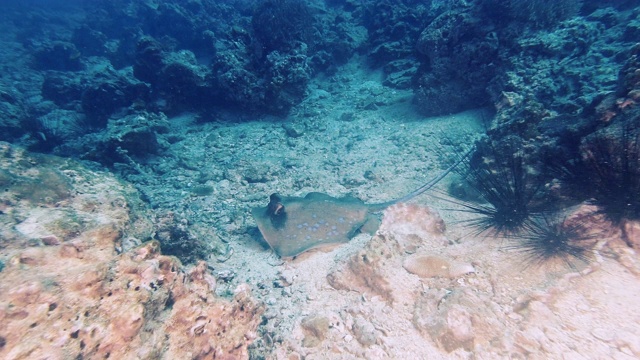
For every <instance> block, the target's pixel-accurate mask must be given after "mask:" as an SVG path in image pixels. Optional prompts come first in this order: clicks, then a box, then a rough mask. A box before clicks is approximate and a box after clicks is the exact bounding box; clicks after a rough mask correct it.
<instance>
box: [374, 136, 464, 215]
mask: <svg viewBox="0 0 640 360" xmlns="http://www.w3.org/2000/svg"><path fill="white" fill-rule="evenodd" d="M474 149H475V147H471V149H469V150H467V152H465V153H464V154H463V155H462V156H460V157H459V158H458V159H457V160H456V162H454V163H453V164H452V165H451V166H449V167H448V168H447V169H446V170H444V171H443V172H442V173H440V175H438V176H436V177H435V178H433V179H431V180H430V181H429V182H428V183H426V184H424V185H422V186H421V187H419V188H417V189H415V190H414V191H412V192H410V193H408V194H407V195H405V196H403V197H401V198H398V199H395V200H391V201H387V202H384V203H380V204H373V205H371V206H370V209H371V210H372V211H380V210H384V209H385V208H387V207H389V206H391V205H395V204H397V203H402V202H407V201H409V200H411V199H413V198H414V197H416V196H418V195H420V194H422V193H423V192H425V191H427V190H429V189H431V188H432V187H434V186H435V185H436V184H437V183H439V182H440V180H442V179H444V178H445V176H447V175H449V173H450V172H452V171H453V170H455V168H456V167H458V165H460V163H462V162H463V161H465V159H466V158H467V157H469V155H471V153H472V152H473V150H474Z"/></svg>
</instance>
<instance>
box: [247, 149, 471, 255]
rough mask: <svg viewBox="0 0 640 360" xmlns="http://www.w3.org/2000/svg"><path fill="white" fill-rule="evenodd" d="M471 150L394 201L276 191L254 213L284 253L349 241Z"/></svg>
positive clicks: (269, 238) (267, 236)
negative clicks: (385, 210)
mask: <svg viewBox="0 0 640 360" xmlns="http://www.w3.org/2000/svg"><path fill="white" fill-rule="evenodd" d="M470 153H471V150H469V151H468V152H467V153H466V154H464V155H463V156H461V157H460V158H459V159H458V160H457V161H456V162H455V163H454V164H453V165H451V166H450V167H449V168H447V169H446V170H444V171H443V172H442V173H441V174H440V175H438V176H437V177H436V178H434V179H432V180H430V181H429V182H427V183H426V184H424V185H422V186H421V187H420V188H418V189H416V190H414V191H412V192H411V193H409V194H407V195H405V196H403V197H401V198H398V199H395V200H392V201H387V202H383V203H377V204H366V203H364V202H363V201H362V200H360V199H358V198H354V197H351V196H347V197H341V198H335V197H332V196H329V195H327V194H324V193H319V192H312V193H309V194H307V195H306V196H305V197H295V196H282V195H279V194H272V195H271V196H270V198H269V204H268V205H267V206H266V207H256V208H253V209H252V210H251V213H252V214H253V217H254V218H255V220H256V223H257V224H258V228H259V229H260V233H262V236H263V237H264V239H265V240H266V242H267V243H268V244H269V246H270V247H271V249H273V251H274V252H275V253H276V254H277V255H278V256H280V257H293V256H296V255H299V254H301V253H303V252H305V251H308V250H311V249H314V248H318V247H321V246H326V245H331V244H342V243H346V242H348V241H349V240H351V239H352V238H353V237H354V236H356V235H358V234H359V233H360V232H361V230H362V229H364V228H365V227H368V226H369V225H371V224H375V228H376V229H377V219H375V216H373V215H374V214H375V213H376V212H380V211H382V210H384V209H386V208H387V207H389V206H391V205H394V204H397V203H401V202H406V201H408V200H411V199H412V198H414V197H416V196H418V195H420V194H422V193H424V192H425V191H427V190H429V189H431V188H432V187H433V186H434V185H436V184H437V183H438V182H439V181H440V180H442V179H443V178H444V177H445V176H447V174H449V173H450V172H451V171H453V169H454V168H455V167H456V166H458V165H459V164H460V163H461V162H462V161H463V160H464V159H465V158H466V157H467V156H468V155H469V154H470ZM372 226H374V225H372ZM369 227H371V226H369ZM372 230H373V231H371V232H374V231H375V229H372Z"/></svg>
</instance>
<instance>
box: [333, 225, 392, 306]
mask: <svg viewBox="0 0 640 360" xmlns="http://www.w3.org/2000/svg"><path fill="white" fill-rule="evenodd" d="M388 246H389V245H387V242H385V239H384V238H382V237H380V236H374V237H373V239H371V241H370V242H369V244H368V245H367V247H366V248H365V249H363V250H361V251H359V252H358V253H357V254H354V255H353V256H352V257H351V258H350V259H349V261H347V263H346V264H342V265H341V266H340V267H338V268H337V269H335V270H333V271H331V272H330V273H329V274H327V281H328V282H329V285H331V287H333V288H334V289H336V290H350V291H354V290H355V291H358V292H363V293H368V294H371V295H378V296H380V297H381V298H382V299H384V300H385V301H387V302H388V303H393V301H394V298H393V294H392V288H391V285H390V284H389V281H388V280H387V275H386V274H385V273H384V271H383V269H382V264H383V262H384V259H385V253H387V252H388V251H389V248H388Z"/></svg>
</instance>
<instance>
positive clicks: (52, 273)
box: [0, 143, 263, 359]
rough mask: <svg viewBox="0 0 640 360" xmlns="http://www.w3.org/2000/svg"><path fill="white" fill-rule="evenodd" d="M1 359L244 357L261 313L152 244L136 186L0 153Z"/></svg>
mask: <svg viewBox="0 0 640 360" xmlns="http://www.w3.org/2000/svg"><path fill="white" fill-rule="evenodd" d="M0 153H1V155H2V156H1V157H0V158H1V159H2V160H1V162H0V183H1V184H2V185H1V186H2V188H3V192H2V195H1V197H0V221H1V222H2V227H1V229H2V236H1V239H0V263H2V264H3V267H2V268H0V357H2V358H4V359H33V358H45V357H53V358H80V357H82V358H118V359H157V358H176V359H177V358H205V357H206V358H216V359H218V358H220V359H231V358H234V359H237V358H246V357H248V353H247V348H248V346H249V344H251V342H252V341H253V340H254V338H255V337H256V328H257V326H258V323H259V322H260V314H261V313H262V311H263V308H262V305H261V304H260V303H259V302H258V301H256V300H255V299H254V298H253V296H252V295H251V291H250V289H249V288H248V286H246V285H240V286H238V287H237V288H236V289H235V292H234V294H233V295H232V296H231V297H230V298H229V299H222V298H220V297H218V296H216V295H215V294H214V291H215V288H216V278H215V277H214V276H213V275H211V274H210V273H209V269H208V266H207V264H206V263H205V262H200V263H198V264H196V265H195V266H193V267H190V268H185V267H184V266H183V265H182V264H181V263H180V261H179V260H178V259H177V258H175V257H171V256H165V255H162V253H161V249H160V245H159V243H158V242H157V241H150V240H151V239H152V238H153V234H154V231H155V230H154V225H153V224H152V223H151V222H150V221H148V220H147V218H146V217H145V215H144V211H145V210H144V207H142V206H141V202H140V200H139V199H138V195H137V193H136V191H135V190H134V189H132V188H131V187H130V186H127V185H124V184H122V183H121V182H119V181H118V180H116V179H115V178H113V177H111V176H109V175H107V174H105V173H99V172H94V171H91V170H88V169H86V168H84V167H83V166H81V165H80V164H78V163H75V162H73V161H68V160H64V159H61V158H56V157H50V156H43V155H37V154H31V153H28V152H26V151H24V150H22V149H20V148H17V147H13V146H11V145H9V144H7V143H0Z"/></svg>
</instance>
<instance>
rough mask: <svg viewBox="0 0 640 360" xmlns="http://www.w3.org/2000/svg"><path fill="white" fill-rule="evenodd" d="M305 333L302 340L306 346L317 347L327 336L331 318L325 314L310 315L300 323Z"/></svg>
mask: <svg viewBox="0 0 640 360" xmlns="http://www.w3.org/2000/svg"><path fill="white" fill-rule="evenodd" d="M300 325H301V327H302V330H303V332H304V334H305V336H304V339H303V340H302V346H304V347H316V346H318V345H320V343H321V342H322V341H324V339H325V338H326V337H327V333H328V332H329V319H327V318H326V317H324V316H309V317H306V318H305V319H303V320H302V323H301V324H300Z"/></svg>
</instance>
